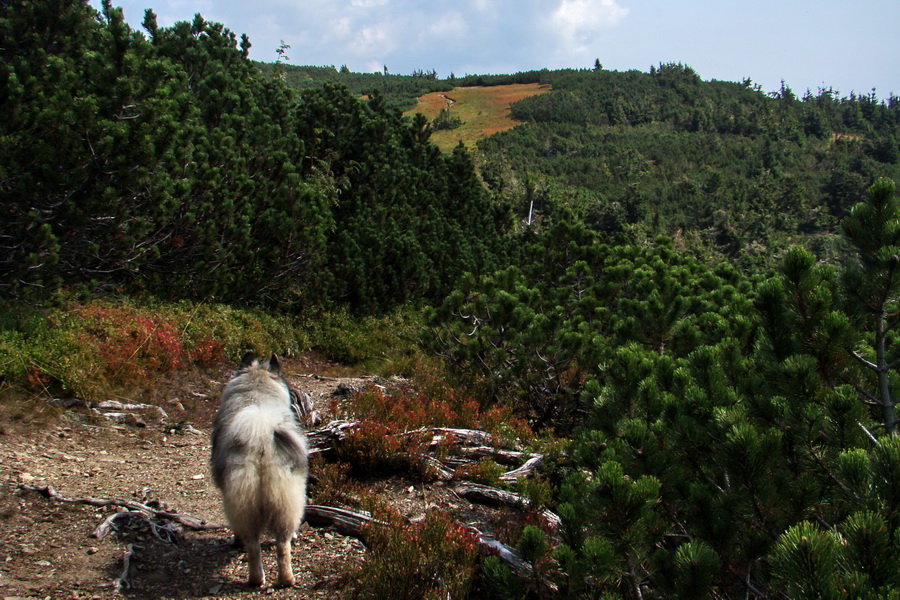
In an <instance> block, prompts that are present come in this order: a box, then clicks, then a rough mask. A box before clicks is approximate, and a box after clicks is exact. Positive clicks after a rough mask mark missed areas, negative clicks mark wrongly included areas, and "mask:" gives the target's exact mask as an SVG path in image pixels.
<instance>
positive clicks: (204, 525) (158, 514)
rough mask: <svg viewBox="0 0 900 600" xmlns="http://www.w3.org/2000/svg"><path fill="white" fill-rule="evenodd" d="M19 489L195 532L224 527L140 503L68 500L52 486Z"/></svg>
mask: <svg viewBox="0 0 900 600" xmlns="http://www.w3.org/2000/svg"><path fill="white" fill-rule="evenodd" d="M19 488H20V489H23V490H30V491H32V492H37V493H38V494H40V495H42V496H44V497H45V498H50V499H51V500H56V501H58V502H68V503H76V504H87V505H89V506H121V507H123V508H127V509H128V510H132V511H137V512H140V513H143V514H146V515H150V516H153V517H155V518H159V519H167V520H169V521H175V522H176V523H178V524H179V525H182V526H184V527H187V528H188V529H193V530H196V531H204V530H209V529H223V528H224V527H225V526H224V525H220V524H218V523H210V522H209V521H206V520H205V519H199V518H197V517H194V516H192V515H189V514H185V513H175V512H169V511H167V510H160V509H158V508H153V507H152V506H148V505H147V504H143V503H141V502H135V501H134V500H123V499H119V498H92V497H90V496H88V497H84V498H69V497H67V496H63V495H62V494H60V493H59V492H57V491H56V490H55V489H53V486H50V485H46V486H38V485H25V484H19Z"/></svg>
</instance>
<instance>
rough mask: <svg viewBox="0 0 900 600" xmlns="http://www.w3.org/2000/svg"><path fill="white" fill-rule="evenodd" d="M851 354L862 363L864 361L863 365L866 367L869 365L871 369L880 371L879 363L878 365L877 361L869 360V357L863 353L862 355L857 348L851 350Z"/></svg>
mask: <svg viewBox="0 0 900 600" xmlns="http://www.w3.org/2000/svg"><path fill="white" fill-rule="evenodd" d="M850 354H851V355H852V356H853V358H855V359H856V360H858V361H859V362H860V363H862V365H863V366H864V367H868V368H869V369H872V370H873V371H878V370H879V369H878V365H876V364H875V363H873V362H871V361H869V360H868V359H866V358H864V357H863V356H862V355H860V354H859V353H858V352H857V351H856V350H851V351H850Z"/></svg>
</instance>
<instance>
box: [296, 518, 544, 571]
mask: <svg viewBox="0 0 900 600" xmlns="http://www.w3.org/2000/svg"><path fill="white" fill-rule="evenodd" d="M304 518H305V519H306V522H307V523H309V524H310V525H311V526H313V527H333V528H334V529H335V530H336V531H337V532H338V533H341V534H342V535H346V536H350V537H355V538H357V539H359V540H362V541H363V542H365V541H366V539H365V536H366V529H367V528H368V527H369V526H371V525H378V526H382V527H387V526H388V523H385V522H384V521H379V520H377V519H374V518H372V516H371V515H368V514H365V513H358V512H354V511H351V510H344V509H340V508H333V507H331V506H318V505H314V504H313V505H309V506H307V507H306V515H305V517H304ZM460 527H462V529H463V530H465V531H467V532H469V533H471V534H472V535H473V536H474V537H475V539H476V540H477V541H478V545H479V547H480V548H481V551H482V552H483V553H485V554H491V555H494V556H496V557H497V558H499V559H500V561H501V562H503V563H504V564H505V565H506V566H508V567H509V568H510V570H511V571H512V572H513V573H514V574H516V576H518V577H521V578H523V579H529V580H530V579H531V578H532V576H533V574H532V570H531V565H529V564H528V563H527V562H525V561H524V560H523V559H522V558H521V557H520V556H519V555H518V553H516V551H515V550H513V549H512V548H510V547H509V546H507V545H505V544H503V543H501V542H499V541H497V540H495V539H494V538H492V537H490V536H488V535H485V534H483V533H481V532H480V531H479V530H478V529H476V528H474V527H468V526H465V525H461V526H460Z"/></svg>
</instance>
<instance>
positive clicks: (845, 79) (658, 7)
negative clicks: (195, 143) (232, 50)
mask: <svg viewBox="0 0 900 600" xmlns="http://www.w3.org/2000/svg"><path fill="white" fill-rule="evenodd" d="M90 3H91V4H92V5H94V6H95V7H99V6H100V0H90ZM113 4H114V5H117V6H121V7H122V9H123V10H124V12H125V18H126V20H127V21H128V22H129V23H130V24H131V25H132V27H134V28H135V29H141V27H140V23H141V21H142V20H143V16H144V10H145V9H147V8H152V9H153V11H154V12H155V13H156V15H157V19H158V23H159V25H160V26H168V25H171V24H172V23H174V22H176V21H185V20H191V19H193V17H194V15H195V14H196V13H200V14H202V15H203V17H204V18H206V19H207V20H211V21H217V22H219V23H222V24H223V25H225V26H226V27H228V28H229V29H231V30H232V31H234V32H235V33H237V34H238V35H240V34H241V33H246V34H247V35H248V36H249V37H250V42H251V43H252V47H251V50H250V55H251V58H253V59H255V60H260V61H266V62H273V61H274V60H275V59H276V58H277V54H276V50H277V49H278V48H279V46H280V45H281V44H282V42H283V43H284V44H287V45H289V46H290V49H288V50H286V56H287V57H289V59H290V60H289V61H288V62H289V63H290V64H294V65H317V66H322V65H334V66H336V67H340V66H342V65H346V66H347V67H348V68H349V69H350V70H351V71H356V72H371V71H382V70H383V69H384V68H385V67H387V69H388V71H389V72H390V73H393V74H400V75H408V74H411V73H412V72H413V71H417V70H422V71H432V70H434V71H437V74H438V76H439V77H440V78H445V77H448V76H450V75H451V74H455V75H457V76H462V75H466V74H502V73H515V72H517V71H527V70H532V69H542V68H548V69H555V68H591V67H593V66H594V61H595V60H598V59H599V61H600V63H601V64H602V65H603V67H604V68H605V69H611V70H616V71H628V70H631V69H637V70H639V71H645V72H646V71H649V69H650V66H651V65H659V64H662V63H682V64H685V65H689V66H690V67H692V68H693V69H694V70H695V71H696V72H697V73H698V74H699V75H700V77H701V78H703V79H704V80H711V79H718V80H725V81H738V82H741V81H744V80H745V79H747V78H749V79H750V80H751V81H752V82H753V83H755V84H759V85H760V86H761V87H762V89H763V91H765V92H771V91H775V90H778V89H779V88H780V87H781V82H782V81H784V82H785V83H786V84H787V85H788V86H789V87H790V88H792V89H793V90H794V93H795V94H797V95H798V96H802V95H803V94H804V93H805V92H806V91H807V90H809V91H811V92H812V93H813V94H816V93H818V91H819V89H820V88H832V89H834V90H835V91H837V92H838V93H839V94H840V95H841V96H848V95H850V93H851V92H855V93H856V94H869V93H871V91H872V89H873V88H874V89H875V90H876V95H877V96H878V97H879V98H881V99H885V98H887V97H888V96H889V95H890V94H891V93H893V94H895V95H900V35H898V29H900V1H898V0H855V1H853V2H850V1H849V0H841V1H838V0H742V1H740V2H738V1H734V0H454V1H453V2H447V1H441V0H252V1H249V0H113Z"/></svg>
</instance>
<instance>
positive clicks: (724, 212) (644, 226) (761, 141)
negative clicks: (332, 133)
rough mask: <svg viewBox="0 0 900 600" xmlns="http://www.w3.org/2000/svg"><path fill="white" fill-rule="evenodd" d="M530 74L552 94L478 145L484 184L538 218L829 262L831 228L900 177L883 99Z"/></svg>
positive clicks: (706, 247)
mask: <svg viewBox="0 0 900 600" xmlns="http://www.w3.org/2000/svg"><path fill="white" fill-rule="evenodd" d="M537 75H539V76H540V77H541V80H542V81H544V82H547V83H550V84H552V86H553V92H551V93H549V94H544V95H541V96H535V97H531V98H528V99H525V100H522V101H521V102H518V103H517V104H515V105H514V106H513V117H515V118H518V119H521V120H523V121H526V122H527V124H526V125H523V126H521V127H517V128H515V129H513V130H510V131H507V132H504V133H501V134H499V135H496V136H492V137H491V138H489V139H485V140H483V141H482V142H481V144H480V145H479V148H480V150H481V157H480V161H481V163H482V164H481V168H482V171H483V173H484V177H485V179H486V180H487V181H488V182H489V183H490V185H491V186H492V188H494V189H501V190H502V189H507V188H508V187H510V186H513V187H514V188H516V190H517V191H516V192H515V193H513V194H511V195H512V196H517V197H518V198H519V202H518V203H517V209H518V214H519V215H520V217H522V216H524V215H525V214H527V210H528V209H529V206H530V205H531V202H532V200H533V201H534V205H535V207H536V209H537V210H538V212H539V213H552V212H553V211H554V210H556V209H558V208H559V207H561V206H567V207H569V208H571V209H572V210H574V211H575V212H576V214H578V215H579V216H580V217H581V218H583V219H584V220H585V221H586V222H587V223H588V224H590V225H591V226H592V227H593V228H594V229H596V230H598V231H602V232H605V233H618V232H628V233H630V234H631V235H636V236H638V237H646V236H651V237H652V236H653V235H656V234H665V235H670V236H675V237H677V238H678V239H679V240H683V241H684V244H685V245H686V246H688V247H691V248H694V249H695V250H697V251H698V252H710V253H713V254H718V255H722V256H725V257H727V258H728V259H729V260H730V261H732V262H738V263H740V264H744V265H747V266H750V265H755V266H759V265H765V264H769V265H770V264H771V262H770V260H771V258H772V257H773V256H777V255H779V254H781V253H783V251H784V250H785V249H786V247H787V246H788V245H789V244H790V243H793V242H797V241H798V240H803V241H804V243H806V244H807V245H808V246H809V247H810V248H811V249H813V250H814V251H815V252H816V254H818V255H819V256H820V257H823V258H833V255H834V252H835V242H836V240H835V236H833V235H832V234H834V233H835V231H836V224H837V222H838V221H839V220H840V219H841V218H843V217H844V216H846V214H847V212H848V210H849V208H850V207H851V206H852V205H853V204H855V203H856V202H859V201H860V200H862V199H864V198H865V190H866V188H867V187H868V186H869V185H871V183H872V181H874V180H875V179H876V178H877V177H879V176H884V177H891V178H897V176H898V175H900V99H898V98H896V97H893V96H892V97H891V98H890V99H889V100H888V101H887V102H883V101H880V100H878V99H877V97H876V96H875V93H874V92H872V93H871V94H868V95H855V94H850V95H849V96H847V97H839V96H838V94H837V93H836V92H834V91H833V90H831V89H822V90H818V92H817V93H811V92H809V91H807V92H805V93H804V94H803V96H802V97H798V95H796V94H795V93H794V92H793V91H792V90H791V89H789V88H788V87H787V86H783V87H782V88H781V89H780V90H778V91H777V92H772V93H769V94H766V93H764V92H763V91H762V90H761V89H760V88H759V87H758V86H756V85H754V84H752V83H751V81H750V80H749V79H748V80H746V81H744V82H743V83H731V82H724V81H708V82H707V81H702V80H701V78H700V76H699V75H698V74H697V73H695V72H694V71H693V70H692V69H691V68H690V67H688V66H685V65H680V64H663V65H660V66H659V67H651V68H650V71H649V73H642V72H637V71H629V72H612V71H605V70H602V69H597V70H594V71H587V70H582V71H560V72H546V73H540V74H537ZM520 77H521V75H520Z"/></svg>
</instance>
